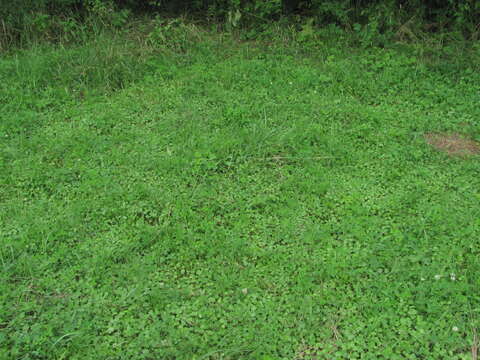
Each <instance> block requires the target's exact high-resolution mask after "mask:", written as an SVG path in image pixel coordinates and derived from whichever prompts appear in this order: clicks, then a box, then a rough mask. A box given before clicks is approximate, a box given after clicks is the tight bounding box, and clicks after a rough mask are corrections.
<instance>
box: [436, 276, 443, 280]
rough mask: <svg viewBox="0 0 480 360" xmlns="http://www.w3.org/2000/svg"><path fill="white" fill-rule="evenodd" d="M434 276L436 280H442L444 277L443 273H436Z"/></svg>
mask: <svg viewBox="0 0 480 360" xmlns="http://www.w3.org/2000/svg"><path fill="white" fill-rule="evenodd" d="M434 278H435V280H440V279H441V278H442V275H435V276H434Z"/></svg>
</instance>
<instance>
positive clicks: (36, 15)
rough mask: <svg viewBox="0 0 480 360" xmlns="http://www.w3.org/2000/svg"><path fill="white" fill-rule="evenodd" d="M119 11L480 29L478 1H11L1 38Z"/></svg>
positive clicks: (1, 13) (242, 22)
mask: <svg viewBox="0 0 480 360" xmlns="http://www.w3.org/2000/svg"><path fill="white" fill-rule="evenodd" d="M119 11H120V15H119V16H117V17H113V20H114V21H113V22H114V23H116V25H121V24H122V20H124V18H126V17H127V16H128V15H129V14H131V13H137V14H158V13H160V14H164V15H166V14H168V15H172V16H176V15H180V14H182V15H185V14H186V15H188V16H191V17H195V18H197V19H200V20H203V21H206V22H210V21H215V22H227V21H228V20H229V19H230V20H231V19H232V13H235V14H237V16H236V17H233V18H234V19H235V22H236V24H235V25H236V26H237V25H238V26H255V25H258V24H260V25H261V24H265V23H268V22H270V21H276V20H279V19H280V18H284V17H290V18H294V19H302V18H308V19H311V21H313V22H314V23H315V25H325V24H335V25H337V26H340V27H342V28H345V29H348V30H351V29H358V28H360V27H363V26H367V24H369V25H368V26H370V28H371V31H374V32H378V33H388V32H390V33H393V32H395V31H398V29H399V28H400V27H401V26H402V25H405V24H409V25H410V26H412V25H414V26H416V27H417V29H422V31H428V32H431V31H444V30H448V31H451V30H454V31H458V32H459V33H461V34H462V35H463V36H466V37H467V38H473V39H477V37H478V33H479V32H480V26H479V18H480V1H476V0H9V1H2V3H1V4H0V19H1V23H0V35H1V38H2V41H1V42H2V43H16V42H17V43H18V40H19V39H22V38H23V40H25V39H24V38H25V34H32V33H42V32H47V28H48V29H50V30H51V28H52V23H54V24H56V27H57V28H58V29H59V31H63V32H65V31H67V32H68V31H75V30H76V29H75V26H78V24H77V23H76V22H77V21H78V22H83V21H84V20H85V18H88V17H92V16H93V17H97V18H98V17H100V18H102V16H103V17H106V16H105V15H106V14H110V15H109V16H110V18H112V15H111V14H112V13H116V14H117V15H118V13H119ZM121 11H123V12H121ZM122 14H123V15H122ZM72 19H73V20H75V22H73V23H72ZM53 27H54V28H55V26H53ZM372 29H373V30H372Z"/></svg>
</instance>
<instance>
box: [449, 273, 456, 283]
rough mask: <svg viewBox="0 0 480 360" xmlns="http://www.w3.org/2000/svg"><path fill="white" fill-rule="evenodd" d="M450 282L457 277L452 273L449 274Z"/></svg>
mask: <svg viewBox="0 0 480 360" xmlns="http://www.w3.org/2000/svg"><path fill="white" fill-rule="evenodd" d="M450 280H452V281H455V280H457V277H456V276H455V274H454V273H451V274H450Z"/></svg>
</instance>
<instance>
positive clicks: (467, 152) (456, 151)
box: [425, 133, 480, 157]
mask: <svg viewBox="0 0 480 360" xmlns="http://www.w3.org/2000/svg"><path fill="white" fill-rule="evenodd" d="M425 140H426V142H427V143H428V144H429V145H431V146H433V147H434V148H435V149H437V150H439V151H443V152H445V153H447V154H448V155H450V156H461V157H465V156H471V155H476V154H479V153H480V145H479V144H478V143H477V142H475V141H473V140H470V139H466V138H465V137H462V136H461V135H460V134H456V133H454V134H432V133H431V134H426V135H425Z"/></svg>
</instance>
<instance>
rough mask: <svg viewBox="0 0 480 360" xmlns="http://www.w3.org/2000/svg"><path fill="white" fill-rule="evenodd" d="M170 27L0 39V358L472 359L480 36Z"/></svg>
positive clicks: (479, 217) (479, 313)
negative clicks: (61, 39) (478, 40)
mask: <svg viewBox="0 0 480 360" xmlns="http://www.w3.org/2000/svg"><path fill="white" fill-rule="evenodd" d="M184 30H185V29H184ZM179 32H181V31H180V30H179ZM185 33H187V31H186V30H185ZM154 35H155V34H154ZM154 35H152V36H149V37H148V39H147V40H148V41H147V42H145V44H147V45H148V44H150V45H148V46H150V48H149V49H150V50H148V51H149V52H148V54H147V55H145V54H146V53H145V51H146V50H145V49H146V47H145V48H142V47H141V46H139V45H138V43H136V41H137V40H135V39H134V38H129V39H124V38H117V39H113V38H111V37H103V38H102V37H100V38H98V39H96V40H94V41H91V42H88V43H87V44H85V45H81V46H80V45H79V46H68V47H62V46H53V45H48V46H46V45H45V46H36V47H33V48H32V49H29V50H24V51H18V52H16V53H13V54H10V55H8V56H5V57H4V58H3V59H1V60H0V80H1V81H0V104H1V109H2V111H1V113H0V206H1V207H0V241H1V247H0V266H1V272H0V358H1V359H32V360H33V359H82V360H84V359H145V360H147V359H197V360H200V359H212V360H213V359H259V360H280V359H289V360H290V359H291V360H293V359H298V360H299V359H302V360H303V359H309V360H314V359H477V357H476V356H477V355H476V346H477V345H478V335H477V332H480V260H479V259H480V257H479V255H480V247H479V245H480V163H479V157H478V156H477V155H473V156H469V157H465V156H464V157H459V156H449V155H447V154H446V153H444V152H442V151H438V150H436V149H435V148H434V147H432V146H430V145H429V144H427V142H426V140H425V135H426V134H449V133H458V134H460V135H461V136H463V137H465V138H467V139H471V140H476V141H478V140H480V123H479V121H480V107H479V105H480V72H479V71H478V70H479V66H478V64H479V63H478V62H476V61H473V60H474V59H477V60H478V58H479V57H480V56H479V55H480V53H479V51H480V50H479V48H478V47H477V48H476V49H475V48H474V49H469V50H467V49H460V48H457V50H455V51H450V53H449V52H448V51H447V50H441V49H437V52H432V53H428V51H426V50H425V48H423V47H422V48H418V47H416V46H414V45H411V46H410V45H409V46H407V45H395V46H390V47H386V48H384V49H371V48H370V49H366V48H363V49H362V48H360V47H355V46H347V45H346V44H347V42H342V41H339V42H338V43H336V40H335V39H331V41H327V40H324V42H323V43H320V41H321V40H318V41H319V42H317V43H316V45H315V47H311V44H310V45H309V46H306V45H305V44H304V45H301V44H300V45H299V44H293V43H292V44H286V43H284V42H282V41H280V40H278V41H276V42H270V43H266V42H240V41H235V40H232V39H231V38H230V37H228V36H222V35H208V34H203V35H201V36H202V37H203V38H202V39H196V38H195V37H194V36H190V35H191V34H190V35H188V34H187V35H188V36H184V37H178V36H177V37H176V38H175V39H177V40H178V39H180V40H178V41H177V42H175V43H173V45H166V44H165V43H162V41H163V40H162V39H163V37H162V36H161V35H162V34H157V35H156V36H154ZM199 36H200V35H199ZM159 43H160V45H162V44H163V45H162V46H158V47H157V48H155V46H154V45H155V44H157V45H158V44H159ZM152 44H153V45H152ZM147 45H145V46H147ZM307 45H308V44H307Z"/></svg>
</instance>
